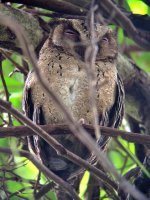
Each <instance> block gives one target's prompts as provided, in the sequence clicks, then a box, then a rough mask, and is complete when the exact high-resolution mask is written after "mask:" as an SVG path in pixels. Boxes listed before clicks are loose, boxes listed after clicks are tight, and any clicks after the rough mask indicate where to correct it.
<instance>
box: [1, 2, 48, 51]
mask: <svg viewBox="0 0 150 200" xmlns="http://www.w3.org/2000/svg"><path fill="white" fill-rule="evenodd" d="M0 13H3V14H4V15H6V16H9V17H11V18H13V19H15V20H16V21H17V22H18V23H19V24H21V25H22V27H23V28H24V30H25V31H26V33H27V35H28V38H29V41H30V42H31V44H32V45H33V47H34V49H36V48H37V47H38V45H40V43H41V42H42V40H43V37H44V35H45V34H46V33H45V32H44V31H43V30H42V28H41V26H40V24H39V22H38V20H37V19H36V18H35V17H33V16H32V15H31V14H28V13H26V12H24V11H23V10H19V9H15V8H12V7H10V6H6V5H4V4H2V3H0ZM33 33H34V34H33ZM0 47H1V48H3V49H5V50H7V51H8V50H10V51H15V52H17V53H21V48H20V46H19V44H18V40H17V38H16V36H15V35H14V33H12V32H11V31H10V29H8V28H7V27H4V26H0Z"/></svg>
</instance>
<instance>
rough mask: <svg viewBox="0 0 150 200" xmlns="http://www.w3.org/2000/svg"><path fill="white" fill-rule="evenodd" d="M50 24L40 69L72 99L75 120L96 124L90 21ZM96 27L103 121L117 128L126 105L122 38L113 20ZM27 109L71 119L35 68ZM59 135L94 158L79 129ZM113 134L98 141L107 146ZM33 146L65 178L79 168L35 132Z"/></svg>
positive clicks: (37, 118)
mask: <svg viewBox="0 0 150 200" xmlns="http://www.w3.org/2000/svg"><path fill="white" fill-rule="evenodd" d="M50 27H51V32H50V34H49V38H48V39H47V40H46V41H45V43H44V45H43V47H42V49H41V51H40V55H39V60H38V67H39V69H40V73H41V75H42V76H43V78H44V79H46V80H47V82H48V84H49V87H50V88H51V89H52V90H53V91H54V92H56V93H57V95H58V96H59V98H60V99H61V100H62V101H63V103H64V104H65V105H66V107H67V108H68V110H69V112H70V113H71V115H72V116H73V118H74V120H76V121H79V120H80V119H84V122H85V123H86V124H92V122H93V114H92V111H91V103H90V98H89V79H88V75H87V71H86V62H85V54H86V52H87V51H86V50H87V48H88V47H89V45H90V39H91V35H90V31H89V27H88V24H87V23H86V22H85V21H83V20H78V19H59V20H54V21H52V22H51V23H50ZM94 27H95V41H96V42H97V47H98V52H97V56H96V59H95V74H96V86H95V87H96V106H97V111H98V114H99V125H102V126H107V127H115V128H117V127H118V126H119V125H120V124H121V121H122V116H123V110H124V90H123V85H122V81H121V80H120V77H119V75H118V72H117V68H116V62H117V53H118V48H117V42H116V38H115V36H114V33H113V31H112V30H111V29H109V28H108V27H107V26H104V25H99V24H95V25H94ZM88 59H90V57H89V58H88ZM23 110H24V112H25V115H26V116H27V117H29V118H30V119H31V120H33V121H34V122H35V123H36V124H40V125H44V124H62V123H66V121H65V116H64V114H63V113H61V112H60V110H59V108H58V107H57V105H56V104H55V102H54V101H53V100H52V99H51V98H49V97H48V95H47V94H46V92H45V91H44V90H43V88H42V87H41V85H40V84H39V81H38V79H37V77H36V75H35V72H34V71H33V70H32V71H31V72H30V73H29V75H28V77H27V80H26V84H25V89H24V96H23ZM54 137H55V139H56V140H58V141H59V142H60V143H61V144H62V145H64V147H65V148H67V149H68V150H70V151H72V152H73V153H75V154H77V155H78V156H80V157H81V158H83V159H88V158H89V157H90V156H91V152H89V150H88V149H87V148H86V147H85V146H84V145H83V144H82V143H81V142H80V141H79V140H78V139H77V138H75V137H74V136H73V135H59V136H54ZM107 140H108V138H107V137H104V136H101V137H100V138H99V140H98V143H99V145H100V146H101V147H103V146H102V145H105V144H106V143H107ZM29 146H30V148H32V150H33V151H34V152H35V153H36V154H37V155H38V156H39V158H40V160H41V161H42V162H43V164H44V165H46V166H47V167H48V168H49V169H50V170H52V171H53V172H54V173H55V174H57V175H58V176H60V177H61V178H63V179H64V180H67V179H69V177H70V176H71V175H72V174H74V173H76V172H77V171H78V170H79V167H78V166H77V165H76V164H74V163H72V162H71V161H69V160H67V159H66V158H64V157H61V156H59V155H57V152H56V151H55V150H54V149H53V148H52V147H50V146H49V145H48V144H47V143H46V142H45V141H44V140H43V139H42V138H39V136H31V137H29Z"/></svg>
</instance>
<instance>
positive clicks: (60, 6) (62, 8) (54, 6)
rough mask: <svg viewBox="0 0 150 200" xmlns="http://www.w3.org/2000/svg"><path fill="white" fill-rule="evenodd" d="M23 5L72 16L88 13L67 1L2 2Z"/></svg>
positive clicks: (17, 0)
mask: <svg viewBox="0 0 150 200" xmlns="http://www.w3.org/2000/svg"><path fill="white" fill-rule="evenodd" d="M6 2H10V3H21V4H24V5H27V6H33V7H39V8H44V9H47V10H51V11H55V12H60V13H66V14H71V15H85V13H86V12H87V10H86V9H84V8H82V7H80V6H77V5H74V4H72V3H70V2H66V1H59V0H42V1H41V0H33V1H31V0H2V3H6Z"/></svg>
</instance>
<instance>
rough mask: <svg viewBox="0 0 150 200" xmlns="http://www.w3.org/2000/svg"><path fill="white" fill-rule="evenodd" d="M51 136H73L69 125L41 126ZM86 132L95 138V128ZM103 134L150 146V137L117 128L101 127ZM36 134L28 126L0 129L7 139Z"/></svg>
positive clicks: (89, 126) (90, 128)
mask: <svg viewBox="0 0 150 200" xmlns="http://www.w3.org/2000/svg"><path fill="white" fill-rule="evenodd" d="M41 127H42V128H43V129H44V130H45V131H46V132H47V133H48V134H49V135H52V136H53V135H65V134H72V132H71V131H70V129H69V126H68V125H65V124H57V125H52V124H51V125H44V126H41ZM83 127H84V128H85V130H86V131H87V132H88V133H89V134H90V135H91V136H92V137H93V136H94V135H95V134H94V128H93V126H92V125H83ZM100 130H101V134H102V135H105V136H109V137H112V138H117V137H121V138H122V139H124V140H126V141H128V142H134V143H138V144H144V145H149V144H150V136H149V135H144V134H143V135H141V134H139V133H132V132H126V131H121V130H118V129H115V128H108V127H103V126H100ZM34 134H35V132H34V131H32V130H31V129H30V128H28V127H27V126H17V127H1V128H0V138H6V137H25V136H31V135H34Z"/></svg>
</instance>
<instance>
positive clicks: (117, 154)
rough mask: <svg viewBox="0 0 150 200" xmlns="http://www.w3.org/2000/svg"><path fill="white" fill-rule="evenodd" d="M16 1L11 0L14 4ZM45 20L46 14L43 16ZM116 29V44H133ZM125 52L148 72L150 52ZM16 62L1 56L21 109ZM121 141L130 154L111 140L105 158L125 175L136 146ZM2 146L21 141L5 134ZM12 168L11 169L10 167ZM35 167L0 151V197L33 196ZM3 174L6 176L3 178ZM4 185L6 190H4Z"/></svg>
mask: <svg viewBox="0 0 150 200" xmlns="http://www.w3.org/2000/svg"><path fill="white" fill-rule="evenodd" d="M15 6H16V4H14V7H15ZM125 6H126V9H128V10H130V11H132V12H133V13H136V14H142V15H145V14H148V15H150V8H149V7H148V6H147V5H146V4H145V3H144V2H143V1H140V0H139V1H138V0H127V1H126V2H125ZM43 19H44V20H47V18H44V17H43ZM113 28H115V29H116V30H117V40H118V44H119V48H120V50H121V51H122V50H123V49H124V48H126V47H128V46H130V45H133V44H134V42H133V41H132V40H131V39H129V38H127V37H125V35H124V32H123V30H122V29H121V28H116V27H114V26H113ZM126 56H128V57H130V58H131V59H133V61H134V62H135V63H136V64H137V65H138V66H139V67H140V68H142V69H143V70H144V71H145V72H147V73H149V72H150V67H149V66H150V59H149V57H150V54H149V53H148V52H144V51H137V52H132V51H131V52H126ZM11 58H12V59H13V60H14V61H15V62H17V63H18V64H20V65H22V60H21V58H20V56H18V55H16V54H12V56H11ZM14 68H15V66H14V65H13V64H12V62H11V61H9V60H8V59H5V60H3V62H2V70H3V75H4V79H5V82H6V85H7V88H8V92H9V100H10V102H11V103H12V104H13V106H14V107H15V108H17V109H19V110H21V101H22V93H23V87H24V77H23V75H22V74H20V73H18V72H16V73H13V74H12V72H13V70H14ZM0 98H5V92H4V88H3V83H2V79H0ZM2 119H4V120H6V121H7V120H8V115H7V114H6V113H3V114H0V126H2V125H3V120H2ZM12 123H13V126H19V125H20V123H19V122H18V121H17V120H15V119H14V118H13V117H12ZM121 129H123V130H128V131H129V127H128V124H127V122H126V121H125V120H124V121H123V125H122V127H121ZM119 140H120V141H121V143H122V145H123V146H124V147H125V148H126V149H128V150H129V151H130V154H131V155H132V156H131V157H130V156H128V155H127V153H126V152H124V151H123V150H122V149H121V148H120V147H119V146H118V145H117V144H116V143H115V141H113V140H112V141H111V143H110V145H109V147H108V152H107V153H108V158H109V159H110V160H111V162H112V163H113V164H114V166H115V167H116V168H117V170H118V171H119V172H120V173H121V174H122V175H124V174H125V173H126V172H127V171H128V170H129V169H131V168H133V167H135V166H136V163H135V160H136V157H135V148H134V144H133V143H128V142H126V141H124V140H122V139H119ZM0 146H1V147H8V146H9V147H13V148H22V144H21V143H20V142H19V141H18V140H17V139H16V138H5V139H0ZM12 169H13V170H12ZM38 173H39V172H38V169H37V168H36V167H35V166H34V165H33V164H32V163H31V162H30V161H28V160H27V159H26V158H23V157H20V156H15V157H13V156H7V155H4V154H0V197H1V198H2V199H6V198H7V195H10V199H11V200H17V199H34V198H33V190H34V188H33V182H36V180H37V176H38ZM4 177H5V180H3V178H4ZM89 177H90V174H89V173H88V172H85V174H84V176H83V179H82V181H81V183H80V197H81V198H82V199H84V193H85V191H86V188H87V184H88V180H89ZM46 182H47V180H46V178H45V177H44V175H42V177H41V179H40V184H41V185H42V184H45V183H46ZM6 188H7V193H6V192H5V191H6ZM100 197H101V199H102V197H103V198H104V199H109V198H107V196H106V193H105V191H102V192H101V194H100ZM43 199H52V200H55V199H56V196H55V194H54V193H53V192H48V193H47V194H46V196H45V197H43Z"/></svg>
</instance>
